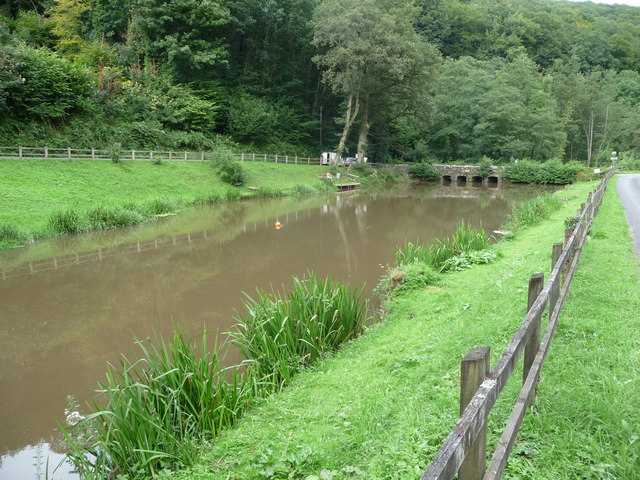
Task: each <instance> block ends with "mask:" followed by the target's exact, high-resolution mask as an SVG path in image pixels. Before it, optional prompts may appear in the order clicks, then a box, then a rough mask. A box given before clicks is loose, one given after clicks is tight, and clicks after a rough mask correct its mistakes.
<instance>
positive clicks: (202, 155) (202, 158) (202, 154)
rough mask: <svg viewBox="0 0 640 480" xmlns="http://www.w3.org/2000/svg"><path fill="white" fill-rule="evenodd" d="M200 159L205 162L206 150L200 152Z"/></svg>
mask: <svg viewBox="0 0 640 480" xmlns="http://www.w3.org/2000/svg"><path fill="white" fill-rule="evenodd" d="M200 161H201V162H204V152H200Z"/></svg>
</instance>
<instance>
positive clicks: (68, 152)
mask: <svg viewBox="0 0 640 480" xmlns="http://www.w3.org/2000/svg"><path fill="white" fill-rule="evenodd" d="M67 158H68V159H69V160H71V147H67Z"/></svg>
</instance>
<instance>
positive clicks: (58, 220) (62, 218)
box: [49, 208, 86, 234]
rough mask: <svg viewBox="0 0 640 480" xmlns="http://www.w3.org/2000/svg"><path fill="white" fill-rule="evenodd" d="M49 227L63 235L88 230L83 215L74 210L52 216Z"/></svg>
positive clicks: (70, 209) (69, 209) (55, 213)
mask: <svg viewBox="0 0 640 480" xmlns="http://www.w3.org/2000/svg"><path fill="white" fill-rule="evenodd" d="M49 226H50V227H51V229H52V230H53V231H54V232H56V233H61V234H69V233H78V232H82V231H84V230H85V229H86V224H85V221H84V219H83V218H82V215H81V214H80V212H78V211H77V210H75V209H73V208H68V209H67V210H63V211H60V212H54V213H53V214H51V216H50V217H49Z"/></svg>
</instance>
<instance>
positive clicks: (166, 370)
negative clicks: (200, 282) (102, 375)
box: [63, 331, 258, 478]
mask: <svg viewBox="0 0 640 480" xmlns="http://www.w3.org/2000/svg"><path fill="white" fill-rule="evenodd" d="M136 343H137V344H138V346H139V347H140V350H141V353H142V356H141V358H140V359H139V360H137V361H135V362H132V361H130V360H128V359H126V358H123V359H122V360H121V362H120V365H119V368H116V367H114V366H110V368H109V369H108V371H107V379H106V382H105V383H101V384H100V387H101V389H100V390H99V392H100V393H102V394H103V395H104V399H101V400H102V404H103V405H104V408H101V407H100V406H99V405H98V403H94V404H93V409H94V411H95V413H92V414H91V415H88V416H87V417H86V418H85V419H83V420H82V421H80V422H79V423H77V424H76V425H75V426H73V427H71V428H69V429H66V430H65V429H64V428H63V431H64V432H65V436H66V439H67V442H68V444H69V446H70V452H69V454H68V456H69V458H70V459H71V461H72V462H73V463H74V465H75V466H76V469H77V470H78V472H79V473H80V474H81V476H82V477H83V478H116V477H117V478H121V477H120V476H119V475H123V477H122V478H149V477H154V478H155V475H156V473H157V472H158V471H159V470H160V469H162V468H166V467H174V466H185V465H189V464H191V463H192V461H193V460H194V458H195V455H196V451H197V448H198V447H199V445H201V442H202V441H203V440H206V439H209V438H212V437H213V436H215V435H216V434H217V432H219V431H220V430H221V429H222V428H225V427H228V426H230V425H232V424H233V423H234V421H235V419H236V418H237V417H238V415H239V414H240V413H241V412H242V411H244V410H245V408H246V407H247V405H248V404H249V402H250V401H251V399H253V398H254V397H255V396H256V395H257V392H258V386H257V383H256V382H255V381H254V380H253V379H251V378H248V377H246V376H244V375H242V374H240V373H239V372H238V371H237V369H236V368H235V367H233V368H230V369H224V368H223V367H222V366H221V363H220V354H219V349H218V348H217V347H215V348H214V349H213V350H212V351H211V350H209V348H208V345H207V335H206V333H204V334H202V336H201V342H200V345H199V347H198V346H196V345H195V344H194V343H193V342H191V341H185V339H184V337H183V335H182V333H181V332H180V331H178V332H176V333H175V334H174V337H173V339H172V340H171V342H170V343H168V344H167V343H166V342H165V341H164V340H163V339H161V338H157V339H156V342H155V344H153V343H150V342H142V341H137V342H136Z"/></svg>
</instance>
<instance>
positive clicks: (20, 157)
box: [18, 147, 22, 159]
mask: <svg viewBox="0 0 640 480" xmlns="http://www.w3.org/2000/svg"><path fill="white" fill-rule="evenodd" d="M18 158H19V159H22V147H18Z"/></svg>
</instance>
